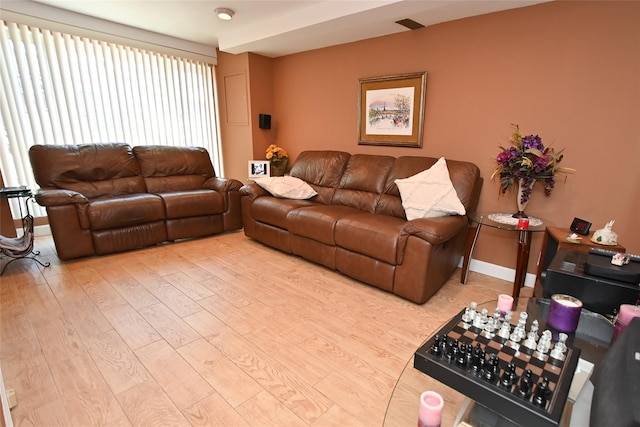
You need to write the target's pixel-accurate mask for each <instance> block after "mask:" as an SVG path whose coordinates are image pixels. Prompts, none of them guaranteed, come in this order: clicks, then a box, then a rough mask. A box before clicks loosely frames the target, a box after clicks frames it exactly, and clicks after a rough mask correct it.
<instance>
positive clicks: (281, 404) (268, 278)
mask: <svg viewBox="0 0 640 427" xmlns="http://www.w3.org/2000/svg"><path fill="white" fill-rule="evenodd" d="M36 240H37V241H36V246H37V249H39V250H40V251H41V252H42V255H41V259H43V260H46V261H50V262H51V263H52V265H51V267H49V268H42V267H40V266H38V265H36V264H35V263H33V262H32V261H29V260H24V261H18V262H15V263H13V265H11V266H10V267H9V268H8V269H7V271H6V272H5V274H4V276H2V277H1V278H0V281H1V283H0V322H1V325H0V326H1V328H0V334H1V335H0V363H1V367H2V373H3V375H4V382H5V386H6V388H8V389H13V390H15V393H16V398H17V401H18V405H17V406H16V407H15V408H14V409H13V410H12V411H11V415H12V419H13V422H14V424H15V425H17V426H23V425H29V426H55V425H61V426H98V425H114V426H127V425H135V426H160V425H161V426H171V425H181V426H182V425H185V426H188V425H194V426H205V425H229V426H249V425H252V426H256V425H264V426H267V425H269V426H271V425H274V426H379V425H382V422H383V419H384V415H385V410H386V408H387V403H388V401H389V398H390V396H391V393H392V391H393V388H394V385H395V382H396V380H397V378H398V377H399V375H400V373H401V372H402V369H403V368H404V366H405V364H406V363H407V361H408V360H409V359H410V358H411V357H412V355H413V352H414V351H415V350H416V349H417V347H418V346H419V345H420V344H421V343H422V342H423V341H424V340H425V339H426V338H427V337H428V336H429V335H430V334H432V332H434V331H435V330H436V329H437V328H438V327H439V326H441V325H442V324H443V323H444V321H445V320H447V319H449V318H450V317H451V316H453V315H454V314H456V313H457V312H458V311H460V310H461V309H462V308H464V307H465V306H467V305H468V304H469V302H470V301H478V302H483V301H488V300H493V299H496V298H497V295H498V294H500V293H510V291H511V284H510V283H508V282H505V281H502V280H498V279H493V278H490V277H487V276H482V275H480V274H477V273H473V272H472V273H470V276H469V280H468V284H467V285H461V284H460V282H459V278H460V271H459V270H458V271H456V272H455V273H454V275H453V276H452V277H451V279H450V280H449V281H448V282H447V283H446V284H445V286H444V287H443V288H442V289H441V290H440V291H439V292H438V293H437V294H436V295H435V296H433V297H432V298H431V299H430V300H429V301H428V302H427V303H426V304H424V305H416V304H413V303H411V302H408V301H405V300H403V299H401V298H399V297H396V296H394V295H392V294H389V293H386V292H383V291H380V290H377V289H376V288H373V287H371V286H367V285H364V284H362V283H359V282H356V281H354V280H351V279H349V278H347V277H344V276H342V275H340V274H338V273H336V272H333V271H330V270H328V269H325V268H323V267H320V266H317V265H314V264H312V263H310V262H307V261H305V260H303V259H300V258H298V257H294V256H289V255H286V254H283V253H281V252H279V251H276V250H274V249H271V248H268V247H266V246H263V245H261V244H259V243H257V242H255V241H252V240H250V239H247V238H246V237H245V236H244V234H243V233H242V232H241V231H240V232H234V233H228V234H224V235H218V236H214V237H210V238H206V239H198V240H191V241H183V242H178V243H173V244H166V245H161V246H156V247H152V248H147V249H142V250H138V251H132V252H127V253H121V254H115V255H109V256H101V257H92V258H87V259H81V260H75V261H70V262H61V261H60V260H58V258H57V257H56V256H55V249H54V246H53V240H52V239H51V237H49V236H45V237H38V238H37V239H36ZM2 261H3V262H4V261H6V259H3V260H2ZM414 425H415V424H414Z"/></svg>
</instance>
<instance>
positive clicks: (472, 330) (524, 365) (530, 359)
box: [414, 310, 580, 426]
mask: <svg viewBox="0 0 640 427" xmlns="http://www.w3.org/2000/svg"><path fill="white" fill-rule="evenodd" d="M463 314H464V310H462V311H461V312H460V313H459V314H458V315H457V316H455V317H454V318H453V319H452V320H451V321H450V322H449V323H447V324H446V325H445V326H443V327H442V328H441V329H440V330H439V331H438V332H437V333H436V334H434V335H433V336H432V337H431V338H430V339H429V340H427V342H426V343H425V344H423V345H422V346H421V347H420V348H419V349H418V350H417V351H416V353H415V356H414V367H415V368H416V369H418V370H420V371H422V372H424V373H425V374H427V375H429V376H431V377H433V378H435V379H437V380H438V381H440V382H442V383H444V384H446V385H448V386H449V387H451V388H453V389H455V390H457V391H459V392H461V393H462V394H464V395H466V396H467V397H469V398H471V399H473V400H475V401H476V402H478V403H480V404H482V405H484V406H485V407H487V408H489V409H492V410H493V411H495V412H497V413H499V414H501V415H503V416H505V417H506V418H508V419H510V420H512V421H514V422H516V423H518V424H520V425H527V426H528V425H535V426H558V425H559V424H560V419H561V417H562V412H563V409H564V405H565V402H566V400H567V395H568V393H569V388H570V387H571V381H572V379H573V374H574V372H575V369H576V365H577V363H578V358H579V355H580V349H578V348H572V347H571V346H567V350H566V352H565V353H564V355H563V357H562V358H561V360H560V359H555V358H552V357H550V354H549V353H546V354H541V353H540V352H537V351H535V350H533V351H532V350H530V349H528V348H525V347H523V346H522V345H519V344H517V343H513V342H511V341H509V340H508V339H504V338H500V337H499V336H497V335H493V334H487V333H485V332H484V331H482V330H481V329H480V328H476V327H474V326H473V325H470V324H469V323H465V322H463V321H462V317H463V316H462V315H463ZM531 320H533V319H530V320H529V324H530V322H531ZM510 326H511V330H513V328H514V327H515V326H514V325H513V324H511V325H510ZM436 340H438V341H439V342H440V343H442V342H444V343H445V344H444V345H443V347H442V349H444V351H441V352H440V354H436V353H438V352H437V351H434V343H436V344H437V342H436ZM452 342H453V343H455V345H457V346H460V347H462V344H464V345H465V346H466V347H468V346H472V347H473V348H474V349H475V348H476V347H477V348H481V349H482V350H484V354H486V360H488V359H489V358H491V355H496V357H497V365H498V366H499V371H497V372H496V373H495V375H494V378H492V379H490V380H488V379H486V377H485V376H484V375H483V371H482V370H478V369H477V366H471V365H470V364H469V363H464V362H462V359H459V360H458V359H456V358H455V357H454V358H452V357H451V355H450V354H448V353H447V350H446V349H445V347H446V346H449V347H450V346H451V343H452ZM463 348H464V347H463ZM494 359H495V357H494ZM509 364H513V365H514V366H515V380H514V382H513V384H512V385H505V384H503V383H502V381H501V378H502V376H503V374H504V372H505V369H506V368H507V366H508V365H509ZM509 369H510V370H513V366H511V367H510V368H509ZM527 370H530V374H528V375H529V376H530V378H531V382H532V383H533V384H534V390H532V393H531V395H530V396H527V397H524V396H522V394H521V393H520V392H519V383H520V381H521V380H522V378H523V377H524V376H525V373H526V372H527ZM545 378H546V379H547V380H548V385H547V391H546V392H545V396H544V397H545V398H544V401H543V402H540V401H539V400H538V401H536V397H535V387H538V385H540V383H541V382H542V381H543V379H545ZM541 403H542V406H541Z"/></svg>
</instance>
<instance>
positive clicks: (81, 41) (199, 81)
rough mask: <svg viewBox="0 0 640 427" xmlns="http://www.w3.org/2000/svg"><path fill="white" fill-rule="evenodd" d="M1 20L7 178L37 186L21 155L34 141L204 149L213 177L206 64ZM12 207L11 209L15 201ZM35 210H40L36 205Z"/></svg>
mask: <svg viewBox="0 0 640 427" xmlns="http://www.w3.org/2000/svg"><path fill="white" fill-rule="evenodd" d="M0 23H1V24H2V27H1V28H0V79H1V80H0V84H1V89H2V90H1V91H0V92H1V94H0V158H1V160H0V170H2V174H3V178H4V183H5V185H6V186H17V185H27V186H28V187H30V188H32V189H36V188H37V184H36V182H35V180H34V178H33V172H32V170H31V164H30V162H29V155H28V152H29V148H30V147H31V146H32V145H35V144H58V145H64V144H87V143H98V142H126V143H128V144H130V145H131V146H135V145H178V146H198V147H204V148H206V149H207V150H208V151H209V154H210V155H211V157H212V161H213V165H214V167H215V169H216V172H217V174H218V175H220V176H222V174H223V170H222V162H221V158H220V150H219V144H218V139H217V125H216V117H217V115H216V111H215V102H214V69H213V65H211V64H207V63H205V62H198V61H194V60H191V59H184V58H180V57H176V56H170V55H165V54H161V53H157V52H151V51H147V50H143V49H139V48H133V47H127V46H123V45H118V44H114V43H108V42H102V41H98V40H92V39H89V38H85V37H78V36H72V35H69V34H63V33H60V32H55V31H49V30H44V29H39V28H35V27H31V26H27V25H21V24H15V23H10V22H5V21H0ZM16 203H17V202H16ZM12 211H13V212H14V216H15V215H16V213H17V212H18V208H17V205H12ZM34 213H35V214H36V216H44V215H45V211H44V209H43V208H41V207H39V206H34Z"/></svg>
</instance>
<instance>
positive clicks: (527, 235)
mask: <svg viewBox="0 0 640 427" xmlns="http://www.w3.org/2000/svg"><path fill="white" fill-rule="evenodd" d="M530 246H531V232H530V231H525V230H521V231H520V236H519V238H518V259H517V262H516V278H515V280H514V281H513V291H512V292H511V296H513V297H514V298H518V297H519V296H520V289H521V288H522V287H523V286H524V281H525V278H526V276H527V265H528V264H529V249H530Z"/></svg>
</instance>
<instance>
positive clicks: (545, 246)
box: [533, 227, 626, 298]
mask: <svg viewBox="0 0 640 427" xmlns="http://www.w3.org/2000/svg"><path fill="white" fill-rule="evenodd" d="M571 233H573V232H572V231H571V230H570V229H568V228H561V227H547V229H546V230H545V233H544V238H543V240H542V248H541V250H540V259H539V260H538V272H537V274H536V283H535V285H534V288H533V295H534V296H535V297H538V298H542V280H541V279H540V277H541V275H542V273H543V272H544V271H546V270H547V268H549V265H550V264H551V261H553V257H554V256H555V255H556V252H558V251H559V250H560V249H569V250H572V251H580V252H589V249H590V248H602V249H607V250H610V251H616V252H626V249H625V247H624V246H622V245H620V244H618V245H616V246H606V245H600V244H597V243H594V242H592V241H591V237H592V236H593V233H589V235H588V236H579V237H582V238H581V239H580V240H579V243H574V242H570V241H568V240H567V237H569V235H570V234H571Z"/></svg>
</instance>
